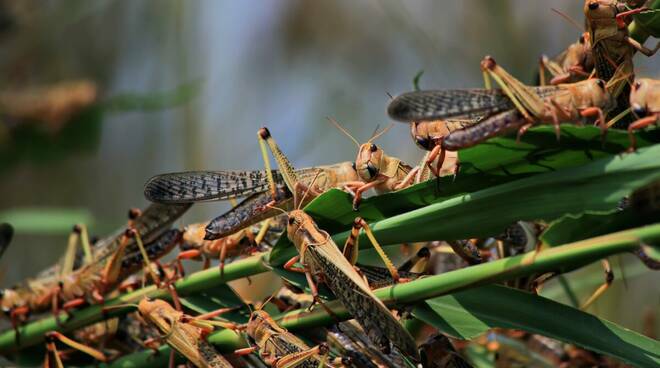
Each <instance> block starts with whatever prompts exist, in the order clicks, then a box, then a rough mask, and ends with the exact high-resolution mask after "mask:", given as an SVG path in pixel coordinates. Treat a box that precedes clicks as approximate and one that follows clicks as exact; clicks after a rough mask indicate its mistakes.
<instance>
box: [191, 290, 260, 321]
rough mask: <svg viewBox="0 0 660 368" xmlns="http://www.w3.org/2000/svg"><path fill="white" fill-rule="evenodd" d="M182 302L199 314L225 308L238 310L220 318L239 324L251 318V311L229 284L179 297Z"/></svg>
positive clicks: (224, 314)
mask: <svg viewBox="0 0 660 368" xmlns="http://www.w3.org/2000/svg"><path fill="white" fill-rule="evenodd" d="M179 299H180V300H181V304H182V305H183V306H184V307H186V308H188V309H190V310H192V311H194V312H195V313H197V314H204V313H209V312H213V311H216V310H218V309H224V308H235V307H238V308H239V309H238V310H235V311H231V312H227V313H223V314H222V315H221V316H220V318H222V319H226V320H229V321H232V322H236V323H239V324H242V323H246V322H247V321H248V319H249V318H250V311H249V309H248V308H247V306H245V304H244V303H243V301H242V300H241V298H240V297H239V296H238V295H236V293H235V292H234V290H232V288H230V287H229V286H228V285H227V284H222V285H218V286H216V287H214V288H210V289H207V290H204V291H203V292H201V293H198V294H194V295H188V296H186V297H183V298H179Z"/></svg>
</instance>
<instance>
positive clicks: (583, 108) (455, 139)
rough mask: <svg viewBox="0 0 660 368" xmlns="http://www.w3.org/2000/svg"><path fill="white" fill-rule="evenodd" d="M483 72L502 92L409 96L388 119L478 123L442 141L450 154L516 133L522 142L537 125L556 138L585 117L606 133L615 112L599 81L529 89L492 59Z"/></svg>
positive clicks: (393, 106)
mask: <svg viewBox="0 0 660 368" xmlns="http://www.w3.org/2000/svg"><path fill="white" fill-rule="evenodd" d="M481 67H482V70H483V71H484V73H485V75H487V76H489V77H492V78H493V79H495V80H496V82H497V83H498V84H499V85H500V87H501V88H502V89H493V90H489V89H461V90H437V91H418V92H408V93H404V94H402V95H400V96H398V97H396V98H394V100H392V102H391V103H390V104H389V106H388V114H389V115H390V117H392V118H393V119H395V120H399V121H405V122H413V121H414V122H417V121H430V120H437V119H447V118H467V119H478V118H480V119H481V120H480V121H479V122H478V123H475V124H472V125H469V126H466V127H464V128H463V129H458V130H455V131H453V132H450V133H449V134H447V135H446V136H443V137H442V138H441V142H440V143H439V144H438V145H439V146H440V150H449V151H455V150H460V149H463V148H467V147H471V146H474V145H476V144H479V143H481V142H483V141H485V140H487V139H489V138H491V137H494V136H498V135H502V134H505V133H507V132H510V131H515V130H517V131H518V137H519V138H520V136H522V134H524V133H525V131H527V129H529V128H530V127H531V126H533V125H535V124H540V123H550V124H553V125H554V126H555V130H556V132H557V137H559V123H560V122H562V121H566V122H568V121H571V122H576V123H581V122H582V120H583V119H585V118H586V117H596V118H597V122H598V124H599V125H600V127H601V129H603V132H605V129H606V124H605V111H608V110H609V109H611V108H612V107H613V106H614V100H613V99H612V96H611V95H610V94H609V92H608V91H607V88H606V84H605V82H603V81H602V80H600V79H588V80H585V81H581V82H576V83H571V84H562V85H559V86H547V87H529V86H526V85H524V84H522V83H521V82H520V81H518V80H517V79H515V78H514V77H513V76H511V75H510V74H508V73H507V72H506V71H505V70H504V69H503V68H501V67H500V66H499V65H497V63H496V62H495V60H494V59H493V58H491V57H486V58H485V59H484V60H483V61H482V63H481Z"/></svg>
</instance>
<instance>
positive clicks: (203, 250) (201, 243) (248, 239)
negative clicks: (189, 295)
mask: <svg viewBox="0 0 660 368" xmlns="http://www.w3.org/2000/svg"><path fill="white" fill-rule="evenodd" d="M272 220H273V219H272V218H268V219H266V220H264V221H262V222H261V223H260V224H259V226H256V227H249V228H244V229H242V230H239V231H238V232H236V233H234V234H231V235H227V236H225V237H223V238H220V239H216V240H206V239H205V236H206V232H207V230H206V229H207V228H208V223H198V224H190V225H187V226H186V227H185V228H184V230H183V244H184V245H185V246H186V247H187V249H186V250H183V251H182V252H180V253H179V254H178V255H177V258H176V259H177V267H178V269H179V273H180V274H181V275H183V273H184V270H183V266H182V264H181V260H183V259H199V258H200V257H201V258H203V259H204V266H203V268H204V269H207V268H208V267H209V266H210V260H211V258H218V259H219V260H220V274H221V275H222V274H223V272H224V266H225V260H226V258H227V257H236V256H240V255H242V254H244V253H246V252H248V251H250V252H251V251H254V250H256V249H257V247H258V246H259V245H260V244H261V243H262V241H264V239H265V238H266V237H267V235H268V234H269V232H270V231H271V223H272V222H275V221H276V220H275V221H272ZM273 230H280V231H281V230H283V229H278V228H277V227H275V228H274V229H273ZM271 240H272V239H271Z"/></svg>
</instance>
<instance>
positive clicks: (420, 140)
mask: <svg viewBox="0 0 660 368" xmlns="http://www.w3.org/2000/svg"><path fill="white" fill-rule="evenodd" d="M449 133H450V132H449V129H448V128H447V124H446V122H445V121H443V120H433V121H422V122H417V123H411V124H410V134H411V135H412V138H413V141H415V144H416V145H417V146H418V147H419V148H421V149H424V150H426V151H430V150H432V149H433V147H435V146H436V145H438V144H440V143H441V141H442V139H443V138H444V137H446V136H448V135H449Z"/></svg>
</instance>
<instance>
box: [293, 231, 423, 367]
mask: <svg viewBox="0 0 660 368" xmlns="http://www.w3.org/2000/svg"><path fill="white" fill-rule="evenodd" d="M307 257H310V258H311V259H312V262H313V263H314V264H315V265H316V266H317V267H320V268H321V269H322V273H323V275H324V278H323V279H324V281H325V283H326V284H327V285H328V286H329V287H330V289H331V290H332V292H333V293H334V294H335V296H336V297H337V299H339V300H340V301H341V302H342V304H344V306H345V307H346V309H347V310H348V312H349V313H350V314H351V316H353V317H354V318H355V319H356V320H357V321H358V322H359V323H360V325H362V327H363V328H364V330H365V332H366V333H367V336H368V337H369V339H370V340H371V341H372V342H373V343H374V344H376V345H377V346H379V347H383V346H387V344H388V341H389V342H391V343H392V344H394V345H395V346H396V347H397V348H399V349H400V350H401V351H402V352H403V353H404V354H406V355H408V356H410V357H412V358H414V359H415V360H419V353H418V351H417V346H416V345H415V341H414V340H413V338H412V337H411V336H410V334H409V333H408V331H406V330H405V329H404V328H403V326H402V325H401V323H399V321H397V319H396V318H394V316H393V315H392V313H391V312H390V310H389V309H387V307H386V306H385V304H383V302H382V301H381V300H380V299H378V298H377V297H376V295H375V294H374V293H373V291H371V288H369V285H367V284H366V282H365V281H364V279H363V278H362V277H360V275H359V274H358V273H357V271H355V269H354V268H353V265H351V264H350V263H349V262H348V260H347V259H346V258H345V257H344V255H343V254H342V253H341V252H340V251H339V249H338V248H337V246H336V245H335V244H334V243H333V242H331V241H330V242H328V243H325V244H322V245H314V244H309V246H308V248H307V252H306V254H305V259H307Z"/></svg>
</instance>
